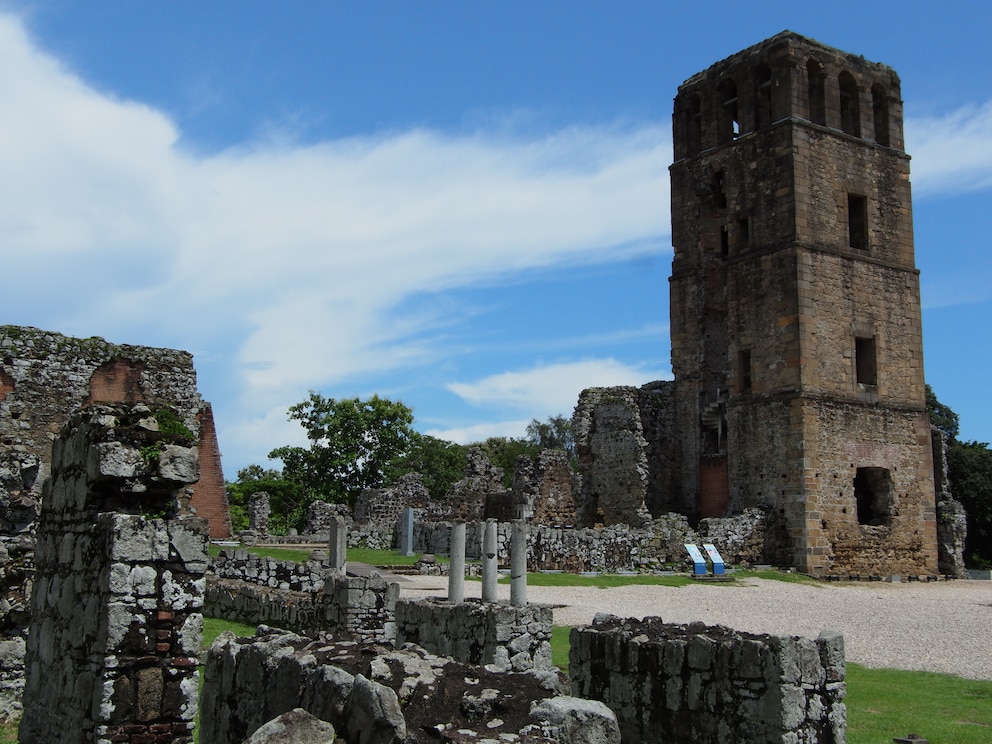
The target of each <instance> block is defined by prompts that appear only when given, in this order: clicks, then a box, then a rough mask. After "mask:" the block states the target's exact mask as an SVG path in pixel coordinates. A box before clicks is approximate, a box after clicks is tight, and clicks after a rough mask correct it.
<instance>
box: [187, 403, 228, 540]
mask: <svg viewBox="0 0 992 744" xmlns="http://www.w3.org/2000/svg"><path fill="white" fill-rule="evenodd" d="M197 420H198V421H199V422H200V446H199V449H200V480H199V481H198V482H197V483H196V485H194V486H193V496H192V498H191V499H190V506H192V507H193V508H194V509H195V510H196V515H197V516H198V517H203V518H205V519H207V521H209V522H210V539H211V540H217V539H222V538H228V537H230V536H231V514H230V512H229V511H228V503H227V492H226V491H225V490H224V471H223V469H222V467H221V462H220V446H219V445H218V444H217V430H216V428H215V427H214V411H213V408H212V407H211V405H210V404H209V403H205V404H204V405H203V409H202V410H201V411H200V413H199V414H198V415H197Z"/></svg>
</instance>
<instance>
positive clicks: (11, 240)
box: [0, 0, 992, 478]
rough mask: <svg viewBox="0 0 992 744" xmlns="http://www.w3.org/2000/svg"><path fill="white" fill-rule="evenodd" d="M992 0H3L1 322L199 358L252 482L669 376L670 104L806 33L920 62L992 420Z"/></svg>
mask: <svg viewBox="0 0 992 744" xmlns="http://www.w3.org/2000/svg"><path fill="white" fill-rule="evenodd" d="M989 8H992V6H988V5H987V4H986V3H978V2H976V3H955V2H945V3H942V4H940V6H939V9H938V7H937V5H936V4H933V3H923V2H905V1H904V2H899V3H847V2H834V3H817V4H814V3H795V2H789V3H769V2H750V3H729V2H728V3H720V2H709V3H691V2H687V3H678V4H676V3H662V2H636V1H631V2H624V3H606V2H581V1H576V2H528V3H524V2H507V1H506V0H504V1H503V2H454V1H451V2H348V3H346V2H286V3H278V4H276V3H261V2H244V1H239V2H234V1H228V2H223V1H218V2H211V3H199V2H196V3H194V2H182V1H180V2H170V3H157V4H155V3H138V2H105V1H103V0H87V1H86V2H82V1H77V0H58V1H55V0H51V1H39V2H9V1H7V2H5V1H3V0H0V111H2V112H3V114H2V116H0V173H2V174H3V176H2V177H0V245H2V246H3V255H4V270H3V277H4V288H3V292H2V293H0V311H2V312H0V322H4V323H14V324H21V325H33V326H37V327H40V328H44V329H47V330H56V331H60V332H62V333H66V334H69V335H77V336H94V335H96V336H103V337H104V338H106V339H108V340H110V341H114V342H118V343H134V344H145V345H150V346H168V347H174V348H182V349H187V350H189V351H191V352H193V353H194V355H195V361H196V366H197V370H198V374H199V383H200V389H201V392H202V394H203V395H204V397H205V398H206V399H208V400H210V401H212V403H213V404H214V411H215V417H216V421H217V426H218V435H219V437H220V444H221V449H222V451H223V455H224V467H225V472H226V474H227V476H228V477H230V478H233V477H234V474H235V472H236V470H237V469H238V468H239V467H242V466H244V465H246V464H248V463H251V462H257V463H260V464H267V463H268V461H267V459H266V455H267V453H268V452H269V450H270V449H272V448H273V447H275V446H278V445H281V444H289V443H299V442H301V441H302V435H303V432H302V429H300V428H299V427H298V426H297V425H295V424H291V423H289V422H287V421H286V408H287V407H288V406H289V405H291V404H293V403H295V402H298V401H300V400H303V399H304V398H305V397H306V394H307V390H308V389H315V390H317V391H319V392H321V393H322V394H324V395H326V396H330V397H348V396H355V395H358V396H362V397H366V396H369V395H372V394H373V393H378V394H379V395H382V396H386V397H389V398H394V399H400V400H402V401H404V402H405V403H406V404H408V405H409V406H411V407H412V408H413V409H414V414H415V416H416V421H417V426H418V428H419V429H421V430H422V431H425V432H429V433H431V434H434V435H435V436H441V437H445V438H449V439H453V440H455V441H462V442H465V441H473V440H479V439H483V438H485V437H486V436H490V435H511V436H520V435H522V434H523V429H524V426H525V425H526V423H527V422H528V421H529V420H531V419H532V418H540V419H543V418H545V417H547V416H549V415H553V414H558V413H565V414H570V413H571V410H572V407H573V406H574V404H575V400H576V397H577V394H578V392H579V391H580V390H581V389H582V388H584V387H589V386H593V385H609V384H641V383H644V382H647V381H650V380H653V379H659V378H668V377H670V376H671V370H670V366H669V361H670V359H669V354H670V349H669V334H668V275H669V272H670V265H671V236H670V226H669V190H668V170H667V168H668V165H669V163H670V162H671V128H670V123H671V103H672V98H673V97H674V95H675V93H676V89H677V87H678V85H679V84H680V83H681V82H682V81H683V80H685V79H686V78H688V77H689V76H690V75H692V74H693V73H695V72H697V71H699V70H702V69H704V68H706V67H708V66H709V65H710V64H712V63H713V62H715V61H717V60H720V59H722V58H724V57H726V56H728V55H729V54H732V53H734V52H736V51H738V50H740V49H743V48H745V47H747V46H750V45H751V44H754V43H756V42H758V41H761V40H762V39H764V38H767V37H769V36H771V35H773V34H775V33H777V32H779V31H781V30H783V29H786V28H788V29H791V30H793V31H796V32H799V33H802V34H805V35H807V36H811V37H813V38H816V39H818V40H820V41H822V42H824V43H827V44H830V45H832V46H836V47H839V48H841V49H844V50H845V51H849V52H853V53H856V54H862V55H864V56H865V57H867V58H868V59H871V60H875V61H879V62H884V63H886V64H889V65H891V66H892V67H894V68H895V69H896V71H897V72H898V73H899V74H900V76H901V78H902V83H903V85H902V92H903V99H904V101H905V116H906V139H907V150H908V151H909V153H910V154H911V155H912V156H913V161H912V172H913V189H914V217H915V223H916V255H917V263H918V265H919V267H920V269H921V271H922V291H923V304H924V348H925V355H926V373H927V380H928V382H930V383H931V384H932V385H933V387H934V389H935V390H936V391H937V394H938V396H939V397H940V398H941V400H943V401H944V402H945V403H947V404H948V405H950V406H951V407H952V408H954V409H955V410H956V411H958V413H960V414H961V419H962V421H961V423H962V436H963V437H964V438H967V439H979V440H982V441H988V440H989V439H992V428H990V425H989V423H988V422H989V421H990V419H992V402H990V400H992V395H990V393H989V392H988V390H987V389H986V388H987V384H986V383H987V379H988V376H989V375H988V373H989V369H990V363H992V352H990V349H989V344H990V340H992V338H990V336H992V334H990V332H989V329H990V324H992V257H990V253H992V245H990V240H989V235H990V230H989V228H988V226H987V221H988V214H989V212H990V207H992V201H990V196H992V75H990V74H989V52H988V44H989V36H990V33H992V10H990V9H989Z"/></svg>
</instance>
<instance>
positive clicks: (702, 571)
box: [685, 543, 706, 576]
mask: <svg viewBox="0 0 992 744" xmlns="http://www.w3.org/2000/svg"><path fill="white" fill-rule="evenodd" d="M685 549H686V552H688V553H689V557H690V558H692V573H693V574H695V575H696V576H705V575H706V559H705V558H703V554H702V553H700V552H699V548H698V547H696V546H695V545H690V544H689V543H686V544H685Z"/></svg>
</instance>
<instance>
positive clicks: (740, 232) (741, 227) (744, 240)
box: [737, 217, 751, 249]
mask: <svg viewBox="0 0 992 744" xmlns="http://www.w3.org/2000/svg"><path fill="white" fill-rule="evenodd" d="M737 244H738V245H739V246H740V248H741V249H744V248H747V247H748V246H749V245H750V244H751V221H750V220H749V219H748V218H747V217H741V218H740V219H739V220H737Z"/></svg>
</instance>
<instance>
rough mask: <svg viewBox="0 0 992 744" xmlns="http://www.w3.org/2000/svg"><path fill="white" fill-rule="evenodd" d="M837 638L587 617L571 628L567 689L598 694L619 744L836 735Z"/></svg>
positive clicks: (840, 712)
mask: <svg viewBox="0 0 992 744" xmlns="http://www.w3.org/2000/svg"><path fill="white" fill-rule="evenodd" d="M845 672H846V669H845V662H844V639H843V636H841V635H840V634H837V633H828V632H824V633H821V634H820V637H819V638H817V639H816V640H810V639H808V638H800V637H796V636H767V635H753V634H750V633H740V632H737V631H734V630H731V629H729V628H724V627H721V626H705V625H703V624H702V623H694V624H692V625H688V626H685V625H666V624H664V623H662V621H661V619H660V618H645V619H644V620H643V621H638V620H621V619H620V618H617V617H613V616H597V618H596V620H595V621H594V623H593V624H592V625H587V626H578V627H575V628H573V629H572V633H571V650H570V652H569V676H570V677H571V679H572V694H573V695H578V696H581V697H588V698H592V699H594V700H601V701H602V702H604V703H606V705H607V706H609V707H610V708H611V709H612V710H613V712H614V713H616V716H617V722H618V723H619V724H620V732H621V736H622V740H623V741H624V742H638V743H640V742H643V743H644V744H653V743H654V742H657V743H658V744H661V743H662V742H664V744H725V743H726V742H758V741H761V742H780V743H781V744H786V742H792V743H794V744H798V743H799V742H808V743H810V744H812V743H814V742H816V743H817V744H843V742H844V741H846V735H847V734H846V731H847V711H846V707H845V705H844V702H843V700H844V695H845V683H844V678H845Z"/></svg>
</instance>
